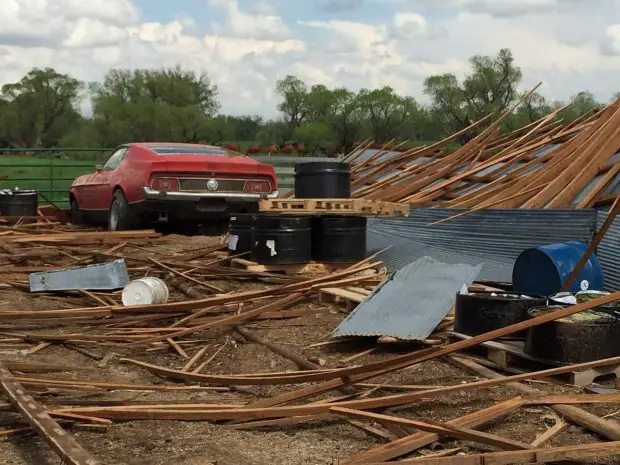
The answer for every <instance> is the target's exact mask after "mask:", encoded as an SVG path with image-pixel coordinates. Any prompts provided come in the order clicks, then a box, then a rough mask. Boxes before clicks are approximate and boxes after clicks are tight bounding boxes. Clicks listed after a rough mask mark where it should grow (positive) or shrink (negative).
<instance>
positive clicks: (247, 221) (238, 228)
mask: <svg viewBox="0 0 620 465" xmlns="http://www.w3.org/2000/svg"><path fill="white" fill-rule="evenodd" d="M253 216H254V215H251V214H248V213H240V214H235V215H232V216H231V217H230V222H229V223H228V255H239V254H243V253H247V252H250V251H251V250H252V218H253ZM244 258H248V259H249V258H250V256H249V254H248V256H247V257H244Z"/></svg>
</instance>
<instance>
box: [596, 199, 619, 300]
mask: <svg viewBox="0 0 620 465" xmlns="http://www.w3.org/2000/svg"><path fill="white" fill-rule="evenodd" d="M606 218H607V209H602V210H599V212H598V227H599V228H600V227H601V226H603V223H604V222H605V219H606ZM596 256H597V258H598V260H599V262H600V264H601V266H602V267H603V276H605V286H604V289H605V290H606V291H617V290H618V289H620V218H618V217H616V219H615V220H614V222H613V223H612V224H611V227H610V228H609V229H608V230H607V233H606V234H605V237H603V239H602V240H601V242H600V244H599V245H598V248H597V250H596Z"/></svg>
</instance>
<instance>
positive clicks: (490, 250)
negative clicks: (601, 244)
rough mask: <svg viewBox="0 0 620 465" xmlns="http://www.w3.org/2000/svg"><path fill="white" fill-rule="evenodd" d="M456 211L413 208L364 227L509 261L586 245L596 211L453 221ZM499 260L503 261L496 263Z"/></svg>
mask: <svg viewBox="0 0 620 465" xmlns="http://www.w3.org/2000/svg"><path fill="white" fill-rule="evenodd" d="M464 211H465V210H462V209H444V208H415V209H411V212H410V214H409V216H408V217H403V218H378V219H372V220H370V221H369V228H372V229H373V230H375V231H378V232H385V233H386V234H388V235H390V236H392V237H393V238H394V239H401V238H404V239H408V240H414V241H417V242H420V243H423V244H427V245H432V246H436V247H438V248H440V249H442V250H451V251H454V252H458V253H464V254H466V255H471V256H475V257H485V258H491V259H495V260H497V259H499V258H500V257H503V258H504V259H510V260H514V259H516V258H517V257H518V256H519V254H520V253H521V252H522V251H523V250H525V249H527V248H531V247H537V246H540V245H546V244H554V243H558V242H565V241H569V240H578V241H582V242H585V243H590V241H591V240H592V237H593V236H594V234H595V232H596V229H597V220H596V210H593V209H579V210H553V209H539V210H526V209H498V210H482V211H478V212H474V213H469V214H467V215H464V216H461V217H458V218H453V219H450V220H447V221H444V222H442V223H439V224H432V223H435V222H437V221H440V220H445V219H447V218H450V217H452V216H455V215H457V214H459V213H462V212H464ZM500 261H505V260H500Z"/></svg>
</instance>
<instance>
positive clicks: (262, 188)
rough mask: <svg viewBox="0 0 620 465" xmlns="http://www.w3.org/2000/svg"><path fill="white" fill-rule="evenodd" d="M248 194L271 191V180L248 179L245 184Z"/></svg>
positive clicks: (244, 188) (244, 187) (244, 190)
mask: <svg viewBox="0 0 620 465" xmlns="http://www.w3.org/2000/svg"><path fill="white" fill-rule="evenodd" d="M243 192H245V193H246V194H268V193H270V192H271V184H270V183H269V181H246V182H245V185H244V186H243Z"/></svg>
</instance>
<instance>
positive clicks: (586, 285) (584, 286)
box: [580, 279, 590, 291]
mask: <svg viewBox="0 0 620 465" xmlns="http://www.w3.org/2000/svg"><path fill="white" fill-rule="evenodd" d="M580 287H581V290H582V291H587V290H588V288H589V287H590V283H589V282H588V281H586V280H585V279H584V280H583V281H581V285H580Z"/></svg>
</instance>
